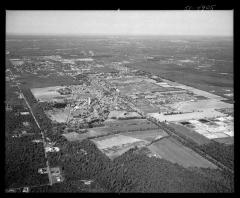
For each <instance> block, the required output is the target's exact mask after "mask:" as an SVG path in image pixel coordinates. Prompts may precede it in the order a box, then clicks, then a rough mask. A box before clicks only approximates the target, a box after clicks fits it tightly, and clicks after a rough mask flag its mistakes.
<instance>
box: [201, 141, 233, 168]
mask: <svg viewBox="0 0 240 198" xmlns="http://www.w3.org/2000/svg"><path fill="white" fill-rule="evenodd" d="M201 149H202V150H203V151H204V152H206V153H207V154H209V155H211V156H213V157H214V158H215V159H216V160H218V161H220V162H221V163H223V164H224V165H225V166H227V167H229V168H231V169H232V170H233V169H234V145H226V144H223V143H219V142H211V143H210V144H206V145H202V146H201Z"/></svg>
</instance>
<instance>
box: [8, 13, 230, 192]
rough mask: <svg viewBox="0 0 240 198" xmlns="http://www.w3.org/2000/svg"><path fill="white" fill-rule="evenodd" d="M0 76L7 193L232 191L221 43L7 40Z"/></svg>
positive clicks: (226, 66)
mask: <svg viewBox="0 0 240 198" xmlns="http://www.w3.org/2000/svg"><path fill="white" fill-rule="evenodd" d="M12 12H13V11H12ZM33 13H34V12H33ZM9 15H10V13H9ZM5 68H6V69H5V90H6V93H5V116H6V118H5V156H6V159H5V189H6V192H8V193H9V192H32V193H38V192H79V193H81V192H107V193H109V192H117V193H122V192H123V193H125V192H129V193H131V192H147V193H149V192H157V193H161V192H180V193H181V192H194V193H199V192H200V193H202V192H204V193H209V192H210V193H216V192H218V193H219V192H225V193H232V192H234V89H233V86H234V85H233V38H232V37H231V36H198V35H192V36H186V35H114V34H113V35H100V34H99V35H51V34H49V35H46V34H45V35H44V34H42V35H41V34H32V35H30V34H7V35H6V65H5Z"/></svg>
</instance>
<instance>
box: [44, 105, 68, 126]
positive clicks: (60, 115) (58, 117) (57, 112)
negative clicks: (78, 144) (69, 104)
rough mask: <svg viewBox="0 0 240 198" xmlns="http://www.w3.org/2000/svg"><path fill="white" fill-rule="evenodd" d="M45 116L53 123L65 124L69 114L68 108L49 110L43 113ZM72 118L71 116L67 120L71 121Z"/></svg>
mask: <svg viewBox="0 0 240 198" xmlns="http://www.w3.org/2000/svg"><path fill="white" fill-rule="evenodd" d="M45 113H46V115H47V116H48V117H49V118H50V119H51V120H53V121H56V122H64V123H65V122H66V121H67V117H68V114H69V109H68V108H64V109H57V108H55V109H53V110H49V111H45ZM71 118H72V116H71V114H70V115H69V119H71Z"/></svg>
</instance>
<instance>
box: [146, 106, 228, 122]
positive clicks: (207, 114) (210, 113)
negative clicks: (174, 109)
mask: <svg viewBox="0 0 240 198" xmlns="http://www.w3.org/2000/svg"><path fill="white" fill-rule="evenodd" d="M147 115H148V116H150V117H153V118H156V119H157V120H159V121H161V122H162V121H165V120H166V121H169V122H176V121H184V120H190V119H202V118H214V117H218V116H224V114H223V113H220V112H218V111H216V110H214V109H206V110H204V111H200V112H191V113H182V114H172V115H164V114H159V113H148V114H147Z"/></svg>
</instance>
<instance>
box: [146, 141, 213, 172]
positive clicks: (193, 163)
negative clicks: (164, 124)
mask: <svg viewBox="0 0 240 198" xmlns="http://www.w3.org/2000/svg"><path fill="white" fill-rule="evenodd" d="M148 148H149V149H150V150H151V151H152V152H155V153H157V154H158V155H160V156H161V157H162V158H164V159H166V160H169V161H171V162H173V163H178V164H180V165H182V166H184V167H202V168H217V167H216V166H215V165H214V164H212V163H211V162H209V161H208V160H206V159H205V158H203V157H202V156H200V155H199V154H197V153H196V152H194V151H193V150H191V149H189V148H187V147H185V146H183V145H181V144H180V143H178V142H176V141H175V140H174V139H173V138H171V137H170V138H164V139H162V140H159V141H158V142H155V143H153V144H152V145H150V146H148Z"/></svg>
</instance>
